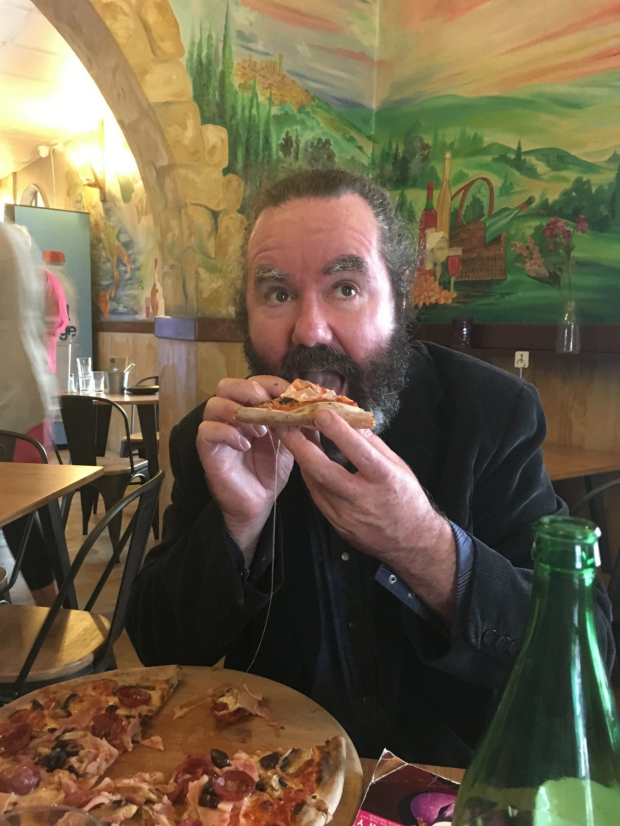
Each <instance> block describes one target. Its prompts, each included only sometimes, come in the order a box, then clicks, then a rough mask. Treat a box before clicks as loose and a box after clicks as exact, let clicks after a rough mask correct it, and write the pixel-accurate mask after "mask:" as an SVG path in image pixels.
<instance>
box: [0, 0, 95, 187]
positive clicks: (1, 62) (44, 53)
mask: <svg viewBox="0 0 620 826" xmlns="http://www.w3.org/2000/svg"><path fill="white" fill-rule="evenodd" d="M0 101H1V112H2V115H1V117H0V178H3V177H5V176H6V175H8V174H9V173H11V172H14V171H15V170H17V169H21V168H22V167H23V166H25V165H26V164H27V163H29V162H30V161H32V160H34V159H35V158H37V157H38V156H39V152H38V149H37V147H38V146H53V145H55V144H57V143H60V142H62V141H64V140H67V139H68V138H70V137H72V136H73V135H77V134H79V133H80V132H84V131H86V130H89V129H93V128H95V127H96V125H97V124H98V122H99V120H100V119H101V118H103V117H106V118H107V117H109V115H110V112H109V109H108V107H107V105H106V103H105V101H104V100H103V98H102V97H101V94H100V92H99V90H98V89H97V87H96V86H95V84H94V82H93V80H92V79H91V77H90V75H89V74H88V72H87V71H86V69H85V68H84V67H83V66H82V64H81V63H80V61H79V60H78V59H77V57H76V56H75V54H74V53H73V52H72V51H71V49H70V48H69V46H68V45H67V43H66V42H65V40H63V38H62V37H61V36H60V35H59V34H58V32H57V31H56V29H54V27H53V26H52V25H51V24H50V23H48V21H47V20H46V18H45V17H44V16H43V15H42V14H41V12H39V11H38V9H36V8H35V6H34V5H33V4H32V3H31V2H30V0H0Z"/></svg>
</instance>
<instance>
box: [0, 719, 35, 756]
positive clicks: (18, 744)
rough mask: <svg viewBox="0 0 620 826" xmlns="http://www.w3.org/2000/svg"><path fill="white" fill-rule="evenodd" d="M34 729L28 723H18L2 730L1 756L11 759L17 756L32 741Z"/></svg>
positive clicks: (0, 736)
mask: <svg viewBox="0 0 620 826" xmlns="http://www.w3.org/2000/svg"><path fill="white" fill-rule="evenodd" d="M31 734H32V728H31V726H30V725H29V724H28V723H17V725H9V726H7V727H6V728H3V729H2V733H1V734H0V755H3V756H5V757H10V756H11V755H12V754H17V753H18V752H19V751H21V750H22V749H23V748H24V747H25V746H27V745H28V743H29V741H30V736H31Z"/></svg>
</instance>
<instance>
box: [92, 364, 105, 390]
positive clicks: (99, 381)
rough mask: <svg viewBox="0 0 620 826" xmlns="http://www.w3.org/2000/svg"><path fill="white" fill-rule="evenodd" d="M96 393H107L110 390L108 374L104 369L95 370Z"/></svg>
mask: <svg viewBox="0 0 620 826" xmlns="http://www.w3.org/2000/svg"><path fill="white" fill-rule="evenodd" d="M93 381H94V383H95V393H106V392H107V390H108V374H107V373H106V372H105V371H104V370H94V371H93Z"/></svg>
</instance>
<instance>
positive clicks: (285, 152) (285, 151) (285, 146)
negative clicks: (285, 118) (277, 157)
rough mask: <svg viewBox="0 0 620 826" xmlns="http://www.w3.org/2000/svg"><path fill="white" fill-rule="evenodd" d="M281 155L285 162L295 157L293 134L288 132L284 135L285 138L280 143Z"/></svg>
mask: <svg viewBox="0 0 620 826" xmlns="http://www.w3.org/2000/svg"><path fill="white" fill-rule="evenodd" d="M278 146H279V149H280V154H281V155H282V157H283V158H284V160H285V161H288V159H289V158H290V157H292V155H293V136H292V135H291V133H290V132H289V131H288V129H287V130H286V132H285V133H284V137H283V138H282V140H281V141H280V143H279V145H278Z"/></svg>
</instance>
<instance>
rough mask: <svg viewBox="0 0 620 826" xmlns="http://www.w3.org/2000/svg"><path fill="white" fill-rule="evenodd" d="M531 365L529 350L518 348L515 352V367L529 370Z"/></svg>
mask: <svg viewBox="0 0 620 826" xmlns="http://www.w3.org/2000/svg"><path fill="white" fill-rule="evenodd" d="M529 366H530V354H529V351H528V350H517V352H516V353H515V367H520V368H521V370H527V368H528V367H529Z"/></svg>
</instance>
